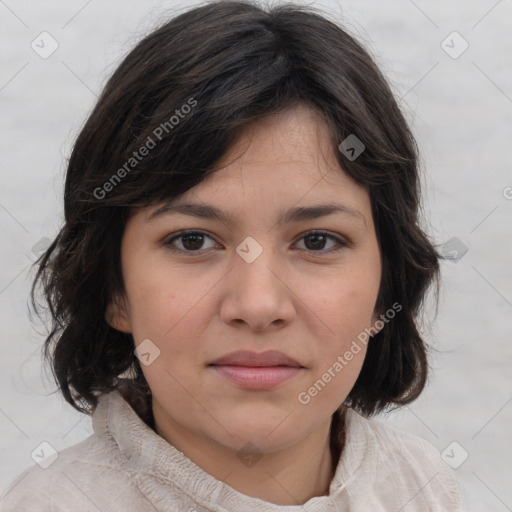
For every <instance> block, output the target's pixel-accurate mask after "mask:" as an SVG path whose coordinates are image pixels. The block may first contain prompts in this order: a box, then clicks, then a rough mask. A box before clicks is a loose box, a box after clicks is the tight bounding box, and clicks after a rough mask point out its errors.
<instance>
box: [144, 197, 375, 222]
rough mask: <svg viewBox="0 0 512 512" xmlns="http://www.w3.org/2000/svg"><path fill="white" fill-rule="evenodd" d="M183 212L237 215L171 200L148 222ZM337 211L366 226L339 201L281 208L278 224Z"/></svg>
mask: <svg viewBox="0 0 512 512" xmlns="http://www.w3.org/2000/svg"><path fill="white" fill-rule="evenodd" d="M171 213H181V214H184V215H191V216H193V217H199V218H201V219H213V220H218V221H220V222H223V223H227V224H234V223H235V222H236V217H234V216H233V214H231V213H229V212H225V211H223V210H221V209H219V208H217V207H216V206H213V205H210V204H199V203H188V202H187V203H173V202H172V201H169V202H168V203H166V204H164V205H163V206H161V207H160V208H158V209H156V210H155V211H154V212H153V213H152V214H151V215H150V216H149V217H148V218H147V222H149V221H150V220H153V219H155V218H157V217H161V216H163V215H166V214H171ZM335 213H343V214H345V215H348V216H350V217H353V218H355V219H357V220H359V221H361V222H362V223H363V224H364V225H365V226H366V227H367V224H366V219H365V217H364V215H363V214H362V213H361V212H360V211H358V210H355V209H354V208H351V207H349V206H346V205H343V204H338V203H325V204H319V205H312V206H298V207H295V208H291V209H289V210H281V211H280V212H279V220H278V222H277V225H278V226H280V225H282V224H284V223H291V222H301V221H306V220H312V219H318V218H320V217H325V216H327V215H332V214H335Z"/></svg>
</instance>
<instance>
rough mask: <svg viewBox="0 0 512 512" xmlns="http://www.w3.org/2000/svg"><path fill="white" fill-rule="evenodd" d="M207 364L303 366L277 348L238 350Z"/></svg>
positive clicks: (257, 366) (256, 366)
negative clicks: (263, 350)
mask: <svg viewBox="0 0 512 512" xmlns="http://www.w3.org/2000/svg"><path fill="white" fill-rule="evenodd" d="M209 366H246V367H251V368H263V367H267V368H270V367H275V366H285V367H289V368H304V367H303V366H302V365H301V364H300V363H299V362H298V361H296V360H295V359H293V358H291V357H290V356H288V355H286V354H284V353H283V352H279V351H278V350H267V351H266V352H261V353H258V352H251V351H249V350H238V351H236V352H231V353H229V354H227V355H225V356H223V357H220V358H219V359H216V360H215V361H213V363H210V365H209Z"/></svg>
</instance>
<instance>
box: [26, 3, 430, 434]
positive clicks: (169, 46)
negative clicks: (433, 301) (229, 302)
mask: <svg viewBox="0 0 512 512" xmlns="http://www.w3.org/2000/svg"><path fill="white" fill-rule="evenodd" d="M297 103H302V104H305V105H307V106H310V107H311V108H314V109H316V111H317V112H319V113H320V114H321V115H322V117H323V119H324V120H325V122H326V123H327V124H328V126H329V129H330V133H331V141H330V142H331V143H332V147H333V148H334V150H335V152H336V155H337V158H338V160H339V164H340V166H341V167H342V168H343V169H344V170H345V171H346V172H347V173H348V174H349V175H350V176H351V177H352V178H353V179H354V180H355V181H356V182H357V183H359V184H361V185H363V186H364V187H366V189H367V190H368V192H369V195H370V199H371V204H372V212H373V216H374V223H375V226H376V229H377V237H378V241H379V245H380V250H381V254H382V262H383V267H382V268H383V271H382V280H381V286H380V290H379V296H378V300H377V305H376V310H377V313H384V312H385V311H386V309H387V308H389V307H390V305H391V304H393V303H399V304H400V305H401V306H402V310H401V311H400V313H399V314H397V315H396V317H395V318H394V319H393V320H392V321H390V322H389V323H387V324H386V325H385V326H384V328H383V329H382V330H381V331H380V332H379V333H378V334H376V335H374V336H373V337H372V339H371V340H370V342H369V344H368V351H367V355H366V358H365V360H364V364H363V367H362V370H361V373H360V375H359V377H358V379H357V381H356V383H355V385H354V387H353V389H352V390H351V392H350V394H349V395H348V397H347V399H346V400H345V402H344V403H345V405H347V406H351V407H353V408H354V409H356V410H358V411H359V412H361V413H363V414H366V415H372V414H374V413H376V412H378V411H381V410H383V409H384V408H386V407H387V406H391V405H393V404H395V405H396V406H400V405H403V404H407V403H409V402H411V401H412V400H414V399H415V398H416V397H417V396H418V395H419V394H420V393H421V391H422V389H423V387H424V385H425V382H426V377H427V369H428V364H427V356H426V354H427V349H426V345H425V342H424V340H423V338H422V336H421V335H420V332H419V330H418V326H417V321H418V314H419V312H420V308H421V305H422V302H423V299H424V295H425V293H426V291H427V289H428V287H429V285H430V284H431V283H432V282H433V281H435V280H436V279H437V278H438V272H439V263H438V261H439V255H438V253H437V252H436V250H435V248H434V247H433V245H432V244H431V242H430V241H429V239H428V237H427V236H426V234H425V233H424V232H423V231H422V229H421V227H420V225H419V218H418V210H419V199H420V189H419V173H418V161H417V157H418V155H417V148H416V143H415V140H414V138H413V136H412V134H411V132H410V129H409V127H408V125H407V123H406V121H405V119H404V117H403V115H402V113H401V111H400V108H399V106H398V105H397V102H396V100H395V98H394V97H393V94H392V92H391V90H390V88H389V86H388V84H387V82H386V80H385V79H384V77H383V75H382V74H381V72H380V71H379V69H378V68H377V66H376V65H375V63H374V61H373V59H372V57H371V56H370V55H369V53H368V52H367V51H366V50H365V49H364V48H363V47H362V45H361V44H360V43H358V42H357V41H356V40H355V39H354V37H352V36H351V35H349V34H348V33H347V31H345V30H344V29H343V28H341V27H340V26H339V25H337V24H335V23H334V22H332V21H329V20H327V19H326V18H325V17H324V16H323V15H322V14H320V13H319V12H317V11H316V10H315V9H313V8H311V7H305V6H299V5H294V4H290V3H286V4H282V5H276V6H273V7H272V8H269V7H262V6H259V5H257V4H255V3H254V2H245V1H230V0H225V1H218V2H212V3H208V4H207V5H202V6H200V7H195V8H193V9H191V10H189V11H186V12H183V13H182V14H180V15H178V16H176V17H175V18H173V19H171V20H170V21H167V22H166V23H165V24H163V25H162V26H161V27H160V28H158V29H156V30H154V31H153V32H152V33H150V34H149V35H148V36H147V37H145V38H144V39H143V40H142V41H141V42H139V43H138V44H137V45H136V46H135V48H134V49H133V50H132V51H131V52H130V53H129V54H128V55H127V56H126V57H125V58H124V60H123V61H122V63H121V64H120V65H119V67H118V68H117V69H116V71H115V72H114V73H113V75H112V76H111V77H110V79H109V80H108V82H107V84H106V86H105V88H104V90H103V91H102V93H101V96H100V98H99V100H98V102H97V104H96V106H95V108H94V109H93V111H92V113H91V114H90V116H89V118H88V119H87V121H86V123H85V125H84V127H83V129H82V130H81V132H80V134H79V136H78V137H77V139H76V143H75V144H74V147H73V150H72V153H71V156H70V159H69V163H68V168H67V175H66V182H65V193H64V213H65V222H64V225H63V227H62V229H61V230H60V232H59V233H58V235H57V237H56V238H55V240H54V241H53V243H52V244H51V246H50V247H49V248H48V250H47V251H46V252H45V253H44V254H43V255H42V256H41V257H40V258H39V260H38V262H37V263H38V265H39V268H38V272H37V276H36V278H35V280H34V283H33V287H32V304H33V306H34V307H36V309H37V306H36V302H35V290H36V285H37V284H38V283H40V284H41V285H42V288H43V291H44V298H45V299H46V301H47V303H48V306H49V310H50V313H51V318H52V328H51V330H50V332H49V335H48V337H47V339H46V342H45V356H46V358H47V359H48V360H49V361H50V362H51V365H52V370H53V373H54V376H55V379H56V381H57V383H58V385H59V388H60V390H61V391H62V393H63V395H64V397H65V399H66V400H67V401H68V402H69V403H70V404H71V405H73V406H74V407H76V408H77V409H79V410H81V411H82V412H86V413H89V412H91V410H92V409H93V408H94V407H95V405H96V403H97V397H98V394H101V393H106V392H108V391H110V390H113V389H116V388H119V386H120V384H121V383H122V382H125V381H122V380H120V378H119V376H120V375H121V374H122V373H123V372H125V371H126V370H128V369H130V368H131V369H133V370H134V372H135V376H134V378H133V379H132V380H129V381H128V382H129V383H130V385H131V386H132V391H133V392H134V393H135V395H137V396H143V395H144V393H150V390H149V389H148V386H147V383H146V381H145V379H144V376H143V374H142V371H141V367H140V365H139V361H138V359H137V358H136V356H135V354H134V342H133V338H132V336H131V335H130V334H125V333H122V332H119V331H117V330H115V329H113V328H112V327H110V326H109V325H108V323H107V322H106V321H105V318H104V316H105V310H106V307H107V304H108V303H109V301H110V300H111V298H112V297H114V296H116V295H118V294H122V293H123V280H122V274H121V267H120V244H121V238H122V235H123V231H124V226H125V222H126V218H127V214H128V212H129V211H130V209H131V208H134V207H138V206H145V205H149V204H155V203H157V202H160V201H163V200H167V199H171V198H175V197H177V196H179V195H180V194H182V193H184V192H186V191H187V190H188V189H190V188H191V187H194V186H195V185H197V184H198V183H200V182H201V181H202V180H203V179H205V178H206V177H207V176H208V175H209V174H210V173H212V172H214V171H215V163H216V162H218V161H219V160H220V159H221V157H222V156H223V155H224V154H225V153H226V151H227V150H228V149H229V148H230V146H231V144H232V143H233V141H234V140H235V138H236V135H237V133H238V132H239V131H240V128H241V127H242V126H243V125H244V124H246V123H248V122H249V121H252V120H255V119H258V118H260V117H262V116H265V115H268V114H272V113H276V112H278V111H281V110H283V109H285V108H288V107H290V106H293V105H295V104H297ZM185 106H188V107H187V108H185ZM351 134H354V135H356V136H357V138H358V139H359V140H360V141H362V143H363V144H364V146H365V149H364V151H363V153H362V154H360V155H359V157H357V158H356V159H352V158H349V156H350V155H347V154H346V153H343V152H342V151H340V150H338V145H339V144H340V143H341V142H342V141H343V140H345V139H346V138H347V137H348V136H349V135H351ZM150 141H151V142H150ZM142 147H146V148H150V150H149V151H144V153H145V154H144V155H142V152H143V151H142V149H141V148H142ZM135 154H136V155H137V156H135ZM139 157H140V158H139ZM132 395H133V393H132ZM340 410H341V409H340ZM340 417H341V416H340ZM340 417H338V416H334V420H335V422H337V423H335V424H336V425H338V424H339V421H340Z"/></svg>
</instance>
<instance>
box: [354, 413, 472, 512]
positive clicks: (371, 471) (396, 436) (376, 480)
mask: <svg viewBox="0 0 512 512" xmlns="http://www.w3.org/2000/svg"><path fill="white" fill-rule="evenodd" d="M349 412H350V414H349V418H350V426H351V430H352V433H351V439H352V442H356V443H357V442H359V443H360V444H361V445H364V447H365V448H364V452H365V454H364V458H363V462H362V463H361V467H362V469H363V473H364V474H366V476H367V477H370V478H371V482H372V484H371V485H370V488H368V487H367V488H366V491H370V492H371V493H372V494H373V495H382V497H383V498H382V499H383V500H385V499H387V498H386V496H387V497H388V498H389V500H393V502H396V503H397V505H399V508H400V507H404V509H403V510H404V512H405V511H409V510H411V511H416V510H418V511H420V510H427V509H428V510H436V511H437V510H439V511H444V510H450V511H451V512H461V511H462V508H461V502H460V491H459V488H458V485H457V482H456V479H455V476H454V473H453V470H452V469H451V468H450V467H449V466H448V465H447V464H446V462H445V461H444V460H443V459H442V458H441V454H440V452H439V450H438V449H437V448H436V447H434V446H433V445H432V444H431V443H429V442H428V441H426V440H425V439H422V438H421V437H419V436H416V435H414V434H411V433H409V432H405V431H402V430H399V429H397V428H395V427H393V426H392V425H390V424H387V423H385V422H383V421H382V420H377V419H370V418H366V417H364V416H362V415H360V414H359V413H357V412H355V411H353V410H350V411H349ZM405 504H407V506H406V505H405ZM424 507H428V508H424Z"/></svg>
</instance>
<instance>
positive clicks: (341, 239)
mask: <svg viewBox="0 0 512 512" xmlns="http://www.w3.org/2000/svg"><path fill="white" fill-rule="evenodd" d="M195 233H198V234H201V235H205V236H207V237H208V238H210V239H211V240H213V241H215V242H216V243H218V242H217V241H216V240H215V237H214V236H212V235H211V234H210V233H208V232H207V231H203V230H201V229H185V230H182V231H178V232H176V233H173V234H171V235H169V236H167V237H165V238H164V243H165V244H170V243H171V242H172V241H173V240H176V239H179V238H180V237H182V236H185V235H190V234H195ZM315 234H318V235H325V236H327V237H330V238H334V239H336V240H337V243H339V244H340V245H343V244H345V245H348V244H349V243H350V242H349V240H347V238H346V237H345V236H343V235H340V234H337V233H332V232H331V231H329V230H326V229H310V230H307V231H304V232H302V233H300V234H299V235H297V240H301V239H302V238H305V237H306V236H312V235H315ZM185 252H200V251H185ZM315 252H322V251H315ZM323 252H326V251H323Z"/></svg>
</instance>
